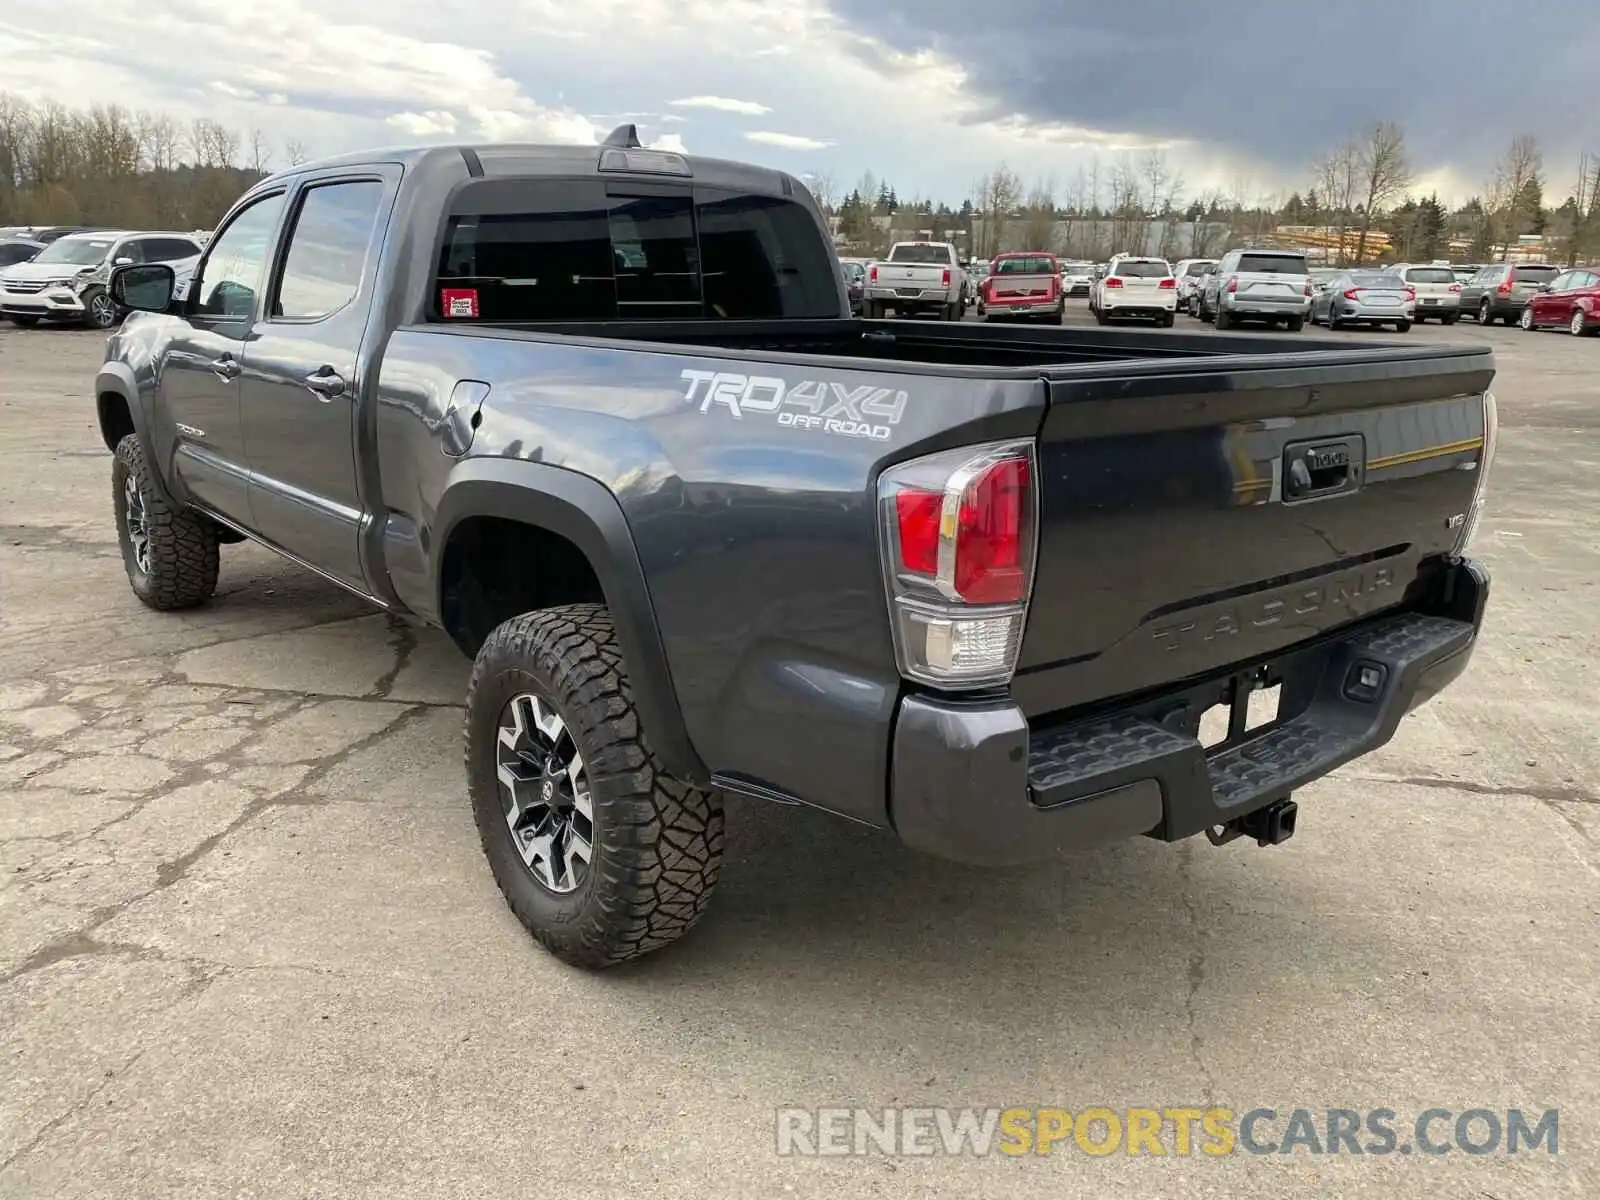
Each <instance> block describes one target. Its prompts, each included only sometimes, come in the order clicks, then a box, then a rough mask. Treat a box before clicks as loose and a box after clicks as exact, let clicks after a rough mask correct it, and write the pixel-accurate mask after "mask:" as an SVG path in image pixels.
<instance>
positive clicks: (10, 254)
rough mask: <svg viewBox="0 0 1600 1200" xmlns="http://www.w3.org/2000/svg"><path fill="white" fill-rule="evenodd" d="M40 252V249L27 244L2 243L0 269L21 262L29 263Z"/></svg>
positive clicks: (0, 243) (0, 246)
mask: <svg viewBox="0 0 1600 1200" xmlns="http://www.w3.org/2000/svg"><path fill="white" fill-rule="evenodd" d="M38 252H39V247H37V246H30V245H28V244H27V243H26V242H0V267H11V266H15V265H16V264H17V263H19V262H27V261H28V260H29V259H30V258H32V257H33V256H34V255H35V254H37V253H38Z"/></svg>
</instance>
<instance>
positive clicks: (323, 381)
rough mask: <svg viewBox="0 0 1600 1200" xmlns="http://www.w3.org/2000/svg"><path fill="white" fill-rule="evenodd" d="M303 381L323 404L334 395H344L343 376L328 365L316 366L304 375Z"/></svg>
mask: <svg viewBox="0 0 1600 1200" xmlns="http://www.w3.org/2000/svg"><path fill="white" fill-rule="evenodd" d="M304 383H305V385H306V387H308V388H310V389H311V390H312V391H313V392H315V393H316V396H317V399H319V400H321V401H322V402H323V403H324V404H326V403H327V402H328V401H329V400H332V399H333V398H334V397H335V396H342V395H344V376H342V375H340V374H339V372H337V371H335V370H334V369H333V368H332V367H329V366H321V367H318V368H317V369H316V370H315V371H313V372H311V374H309V375H307V376H306V377H305V380H304Z"/></svg>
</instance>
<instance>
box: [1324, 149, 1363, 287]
mask: <svg viewBox="0 0 1600 1200" xmlns="http://www.w3.org/2000/svg"><path fill="white" fill-rule="evenodd" d="M1313 172H1314V174H1315V176H1316V181H1317V182H1316V187H1317V194H1318V195H1320V196H1321V197H1323V205H1324V207H1325V208H1326V210H1327V213H1328V217H1329V220H1330V223H1331V224H1332V225H1333V227H1334V228H1335V229H1336V230H1337V231H1338V235H1339V241H1338V249H1337V252H1336V253H1337V257H1336V259H1335V261H1337V262H1338V263H1339V264H1341V265H1343V264H1344V263H1346V262H1348V261H1349V257H1350V245H1349V239H1348V234H1349V231H1350V223H1351V218H1352V217H1353V216H1354V213H1355V207H1356V204H1357V202H1358V196H1359V190H1360V185H1361V147H1360V146H1359V145H1358V144H1357V143H1356V142H1354V141H1351V140H1346V141H1343V142H1340V143H1339V144H1338V145H1337V146H1335V147H1334V148H1333V149H1332V150H1330V151H1328V152H1327V153H1326V154H1324V155H1322V156H1320V157H1319V158H1318V159H1317V161H1316V163H1315V164H1314V166H1313Z"/></svg>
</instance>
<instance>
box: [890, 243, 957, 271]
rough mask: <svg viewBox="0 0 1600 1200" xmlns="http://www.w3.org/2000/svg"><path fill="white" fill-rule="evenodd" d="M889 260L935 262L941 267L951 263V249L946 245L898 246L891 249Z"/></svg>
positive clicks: (897, 261) (894, 261)
mask: <svg viewBox="0 0 1600 1200" xmlns="http://www.w3.org/2000/svg"><path fill="white" fill-rule="evenodd" d="M889 261H890V262H892V263H935V264H937V265H938V266H941V267H947V266H949V265H950V251H949V249H948V248H946V247H944V246H896V247H895V248H894V249H893V250H891V251H889Z"/></svg>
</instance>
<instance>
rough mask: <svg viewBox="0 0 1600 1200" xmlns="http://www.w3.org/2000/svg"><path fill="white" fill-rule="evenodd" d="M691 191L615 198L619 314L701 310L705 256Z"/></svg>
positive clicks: (635, 315) (660, 314)
mask: <svg viewBox="0 0 1600 1200" xmlns="http://www.w3.org/2000/svg"><path fill="white" fill-rule="evenodd" d="M693 207H694V206H693V204H692V203H691V202H690V200H689V198H688V197H687V196H639V197H613V198H612V201H611V220H610V225H611V259H612V263H613V269H614V271H615V272H616V279H617V316H619V317H631V318H635V319H640V320H650V319H652V318H655V317H676V316H693V317H698V316H699V315H700V255H699V251H698V250H697V248H696V246H695V240H694V213H693Z"/></svg>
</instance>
